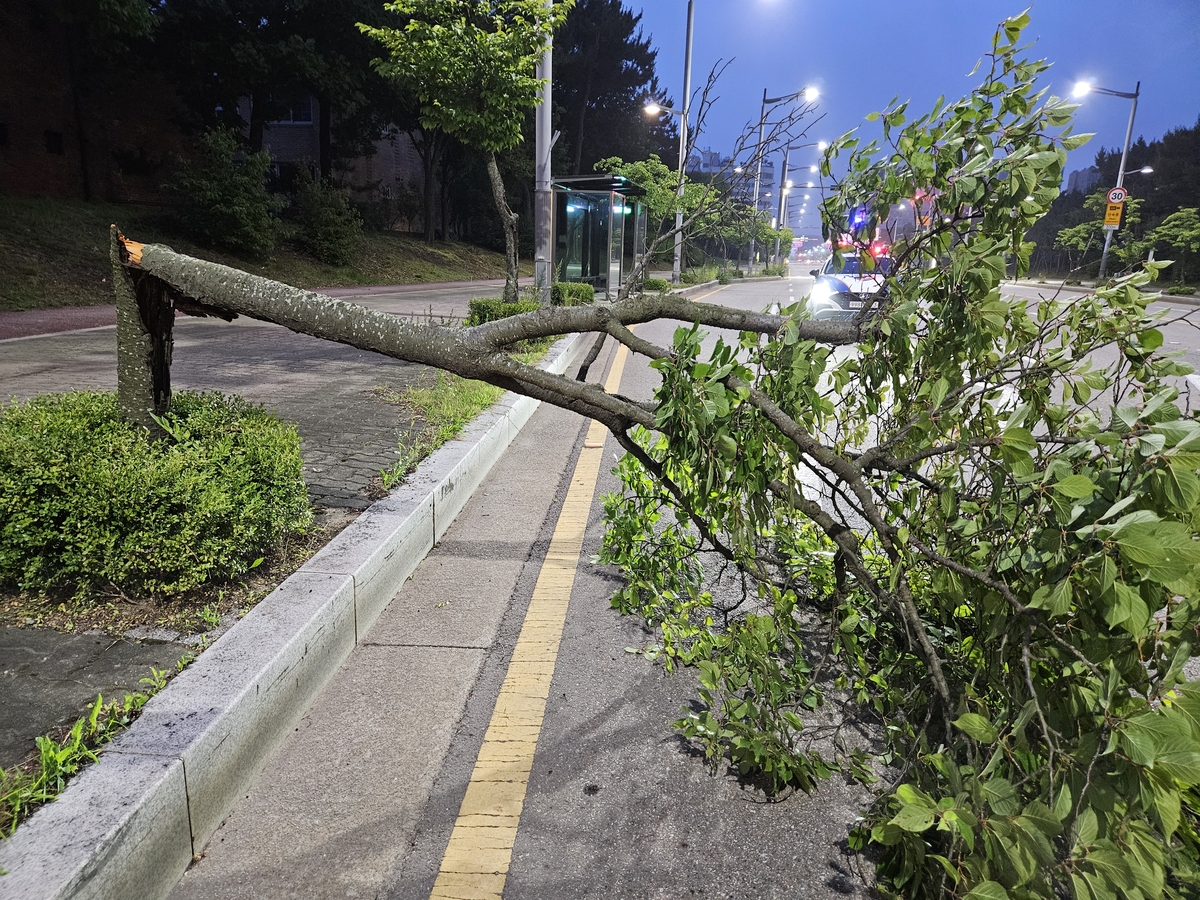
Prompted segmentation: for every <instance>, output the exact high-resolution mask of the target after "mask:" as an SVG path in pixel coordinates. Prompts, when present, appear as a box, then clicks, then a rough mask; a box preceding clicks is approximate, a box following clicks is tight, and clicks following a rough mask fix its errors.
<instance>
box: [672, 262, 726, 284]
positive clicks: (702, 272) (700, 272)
mask: <svg viewBox="0 0 1200 900" xmlns="http://www.w3.org/2000/svg"><path fill="white" fill-rule="evenodd" d="M679 280H680V281H682V282H683V283H684V284H707V283H708V282H710V281H716V280H717V267H716V266H701V267H700V268H698V269H688V270H687V271H685V272H684V273H683V274H682V275H680V276H679Z"/></svg>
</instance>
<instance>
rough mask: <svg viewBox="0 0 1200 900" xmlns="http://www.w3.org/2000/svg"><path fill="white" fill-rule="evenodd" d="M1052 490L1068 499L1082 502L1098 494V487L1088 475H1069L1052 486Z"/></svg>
mask: <svg viewBox="0 0 1200 900" xmlns="http://www.w3.org/2000/svg"><path fill="white" fill-rule="evenodd" d="M1051 487H1052V489H1053V490H1054V491H1056V492H1057V493H1059V494H1062V495H1063V496H1066V497H1071V498H1073V499H1075V500H1081V499H1083V498H1084V497H1090V496H1092V494H1094V493H1096V485H1095V484H1094V483H1093V482H1092V479H1090V478H1088V477H1087V476H1086V475H1068V476H1067V477H1066V478H1064V479H1063V480H1062V481H1058V482H1055V483H1054V484H1053V485H1051Z"/></svg>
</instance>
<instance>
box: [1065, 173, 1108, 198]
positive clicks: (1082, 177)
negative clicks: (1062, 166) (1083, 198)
mask: <svg viewBox="0 0 1200 900" xmlns="http://www.w3.org/2000/svg"><path fill="white" fill-rule="evenodd" d="M1099 181H1100V170H1099V169H1098V168H1096V167H1095V166H1088V167H1087V168H1086V169H1076V170H1075V171H1074V172H1072V173H1071V174H1070V175H1068V176H1067V193H1068V194H1069V193H1071V192H1072V191H1079V193H1081V194H1086V193H1087V192H1088V191H1090V190H1091V189H1092V188H1093V187H1094V186H1095V185H1096V183H1097V182H1099Z"/></svg>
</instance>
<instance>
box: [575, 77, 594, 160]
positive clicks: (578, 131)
mask: <svg viewBox="0 0 1200 900" xmlns="http://www.w3.org/2000/svg"><path fill="white" fill-rule="evenodd" d="M591 93H592V71H591V67H590V66H589V67H588V75H587V79H586V80H585V81H584V85H583V91H581V92H580V94H579V122H578V124H577V125H576V128H575V164H574V166H573V167H572V170H571V174H573V175H578V174H580V173H579V169H580V167H581V166H582V165H583V120H584V118H585V117H586V116H587V105H588V101H589V100H590V99H591Z"/></svg>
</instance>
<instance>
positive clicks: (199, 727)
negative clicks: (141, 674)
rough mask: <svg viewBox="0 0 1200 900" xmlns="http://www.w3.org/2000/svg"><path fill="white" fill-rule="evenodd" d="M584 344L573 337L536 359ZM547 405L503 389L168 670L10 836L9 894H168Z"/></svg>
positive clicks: (4, 857)
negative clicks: (136, 713)
mask: <svg viewBox="0 0 1200 900" xmlns="http://www.w3.org/2000/svg"><path fill="white" fill-rule="evenodd" d="M588 343H589V342H588V341H587V340H585V339H583V338H582V337H581V336H578V335H573V336H570V337H568V338H564V339H563V340H561V341H559V342H558V343H557V344H556V345H554V347H552V348H551V349H550V351H549V353H548V354H547V357H546V360H545V361H544V362H543V363H542V367H543V368H545V369H547V370H549V371H552V372H556V373H562V372H564V371H565V370H566V369H567V368H568V367H569V366H570V365H571V364H572V363H573V362H574V361H575V359H576V358H577V357H578V356H579V355H580V354H581V353H582V352H583V351H584V349H585V348H586V346H587V345H588ZM537 406H538V402H537V401H535V400H532V399H530V398H526V397H517V396H516V395H514V394H506V395H505V396H504V397H503V398H502V399H501V400H500V401H499V402H498V403H497V404H495V405H494V406H492V407H491V408H490V409H489V410H487V411H486V412H485V413H483V415H481V416H480V417H479V418H477V419H476V420H475V421H474V422H473V423H472V424H471V425H469V426H468V427H467V428H466V429H464V431H463V433H462V435H461V436H460V437H459V438H458V439H457V440H455V441H452V442H450V443H448V444H446V445H445V446H443V447H442V448H441V449H439V450H438V451H436V452H435V453H434V454H432V455H431V456H430V457H429V458H428V459H427V460H426V461H425V462H423V463H422V464H421V466H419V467H418V469H417V470H416V472H414V473H413V475H412V477H411V478H410V479H409V481H408V482H407V483H406V484H405V485H403V486H402V487H400V488H398V489H397V490H396V491H394V492H393V493H392V494H391V495H390V496H389V497H387V498H385V499H383V500H380V501H378V502H377V503H375V504H373V505H372V506H371V507H370V508H369V509H368V510H367V511H366V512H364V513H363V514H362V515H361V516H359V518H358V519H356V520H355V522H354V523H352V524H351V525H349V526H347V528H346V529H344V530H343V531H342V532H341V533H340V534H339V535H338V536H337V537H335V538H334V539H333V540H332V541H331V542H330V543H329V544H328V545H326V547H325V548H323V549H322V550H321V551H320V552H319V553H318V554H316V555H315V556H314V557H313V558H312V559H310V560H309V561H308V562H307V563H305V565H304V566H303V567H301V569H300V570H299V571H297V572H296V573H295V574H294V575H292V576H291V577H290V578H288V579H287V580H286V581H285V582H284V583H283V584H281V585H280V586H279V587H278V588H277V589H276V590H275V591H274V592H272V593H271V594H270V595H269V596H268V597H266V598H265V599H263V600H262V601H261V602H260V603H259V604H258V605H256V606H255V607H254V609H253V610H251V611H250V613H249V614H247V615H246V617H245V618H244V619H242V620H241V621H240V622H238V623H237V625H235V626H234V627H233V628H231V629H230V630H229V631H228V632H226V633H225V634H224V635H223V636H222V637H221V638H220V639H219V640H217V642H216V643H214V644H213V645H212V647H210V648H209V649H208V650H207V651H205V653H204V654H202V655H201V656H200V658H199V659H197V661H196V662H195V663H193V664H192V665H191V666H190V667H189V668H188V669H186V670H185V671H184V672H183V673H181V674H180V675H179V676H178V677H176V678H175V679H173V680H172V682H171V683H170V684H169V685H168V686H167V687H166V689H164V690H163V691H162V692H161V693H160V694H158V695H157V696H156V697H154V698H153V699H152V700H151V701H150V702H149V703H147V704H146V706H145V708H144V709H143V711H142V715H141V716H140V717H139V718H138V720H137V721H136V722H135V723H134V724H133V725H132V726H131V727H130V728H129V730H128V731H126V732H125V733H123V734H122V735H121V736H120V737H118V738H117V739H116V740H115V741H114V742H113V743H112V744H111V745H109V747H108V748H106V749H105V751H104V753H103V754H102V756H101V758H100V761H99V762H98V763H96V764H94V765H93V766H91V767H90V768H89V769H87V770H86V771H85V772H83V773H82V774H81V775H80V776H79V777H78V778H76V779H75V780H74V781H73V782H72V784H71V785H70V786H69V787H68V788H67V790H65V791H64V792H63V793H62V794H61V795H60V797H59V798H58V800H56V801H55V802H53V803H50V804H48V805H47V806H45V807H43V808H42V809H40V810H39V811H38V812H37V813H36V814H35V815H34V816H33V817H32V818H31V819H29V821H27V822H26V823H25V824H23V825H22V826H21V827H20V828H19V829H18V830H17V832H16V834H15V835H14V836H13V837H12V838H10V839H9V840H7V841H5V842H3V843H0V868H3V869H5V870H7V871H8V873H9V874H8V875H3V876H0V889H2V892H3V895H4V897H5V898H9V900H51V898H54V900H60V898H61V900H66V898H68V897H69V898H77V900H92V898H97V900H99V898H112V900H117V898H121V900H125V898H130V897H139V898H147V900H151V898H160V897H165V896H166V895H167V893H169V891H170V890H171V889H172V887H173V886H174V885H175V883H176V882H177V881H178V879H179V877H180V876H181V875H182V874H183V872H184V870H185V869H186V868H187V866H188V864H189V863H190V862H191V861H192V857H193V855H194V854H195V853H198V852H199V850H200V848H202V847H203V846H204V845H205V843H206V842H207V841H208V839H209V837H211V835H212V834H213V832H214V831H215V830H216V828H217V826H218V825H219V824H220V823H221V821H222V819H223V818H224V816H225V815H226V814H227V813H228V811H229V809H230V808H231V807H232V805H233V804H234V802H235V801H236V800H237V798H238V797H239V796H240V795H241V794H242V793H244V791H245V789H246V787H247V786H248V785H249V784H250V783H251V782H252V781H253V779H254V778H255V776H256V775H257V773H258V771H259V770H260V769H261V768H262V766H263V765H264V764H265V762H266V760H267V759H268V758H269V757H270V755H271V753H272V752H273V751H274V749H275V748H276V746H278V744H279V742H280V741H281V740H282V739H283V737H284V736H285V735H286V734H287V733H288V732H289V731H290V730H291V728H292V727H293V726H294V724H295V722H296V721H298V719H299V718H300V716H301V715H302V714H303V713H304V711H305V710H306V709H307V708H308V706H309V705H310V704H311V702H312V701H313V699H314V698H315V697H316V696H317V695H318V694H319V693H320V691H321V689H322V688H323V687H324V686H325V684H326V682H327V681H328V679H329V678H330V677H332V675H333V674H334V673H335V672H336V670H337V668H338V666H339V665H340V663H341V662H342V661H343V660H344V659H345V658H346V657H347V656H348V655H349V653H350V651H351V650H353V649H354V647H355V646H356V645H357V644H358V643H359V642H360V641H361V640H362V638H363V636H364V634H365V633H366V631H367V629H368V628H369V627H370V624H371V623H372V622H374V620H375V618H376V617H377V616H378V615H379V613H380V612H382V610H383V609H384V608H385V607H386V606H387V604H388V603H389V602H390V600H391V598H392V596H393V595H394V594H395V592H396V591H397V590H398V588H399V587H400V585H401V584H403V582H404V581H405V579H407V578H408V576H409V575H410V574H411V573H412V571H413V570H414V569H415V568H416V566H417V564H418V563H419V562H420V561H421V560H422V559H423V558H424V557H425V555H426V554H427V553H428V552H429V550H430V549H431V548H432V547H433V545H434V543H435V542H436V541H437V540H438V539H439V538H440V537H441V535H442V534H444V533H445V531H446V529H447V528H448V527H449V526H450V524H451V522H452V521H453V520H454V517H455V516H456V515H457V514H458V513H459V511H461V509H462V507H463V506H464V505H465V503H466V502H467V500H468V499H469V498H470V496H471V494H472V492H473V491H474V490H475V489H476V487H478V485H479V484H480V483H481V482H482V481H483V479H484V478H485V477H486V476H487V473H488V471H489V470H490V468H491V466H492V465H493V464H494V463H495V461H496V460H497V459H498V458H499V457H500V455H501V454H502V453H503V452H504V450H505V448H506V447H507V446H508V444H509V443H510V442H511V441H512V439H513V437H515V435H516V434H517V432H519V431H520V430H521V428H522V427H523V426H524V425H525V423H526V422H527V421H528V420H529V417H530V416H531V415H532V414H533V412H534V410H535V409H536V408H537Z"/></svg>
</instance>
